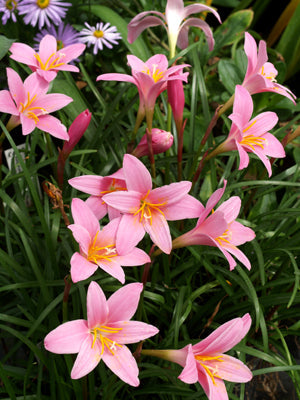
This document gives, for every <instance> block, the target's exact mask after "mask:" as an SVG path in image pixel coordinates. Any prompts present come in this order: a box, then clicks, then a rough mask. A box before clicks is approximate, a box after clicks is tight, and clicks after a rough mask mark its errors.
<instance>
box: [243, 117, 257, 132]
mask: <svg viewBox="0 0 300 400" xmlns="http://www.w3.org/2000/svg"><path fill="white" fill-rule="evenodd" d="M255 123H256V119H255V120H254V121H253V122H252V124H250V125H249V126H247V128H245V129H243V133H245V132H247V131H248V130H249V129H250V128H252V126H253V125H254V124H255Z"/></svg>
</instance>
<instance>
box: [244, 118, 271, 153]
mask: <svg viewBox="0 0 300 400" xmlns="http://www.w3.org/2000/svg"><path fill="white" fill-rule="evenodd" d="M255 123H256V120H254V121H253V122H252V123H251V124H250V125H249V126H247V128H245V129H244V130H243V133H245V132H247V131H248V130H249V129H250V128H251V127H252V126H253V125H254V124H255ZM265 140H266V139H265V138H262V137H259V136H254V135H246V136H244V137H243V139H242V141H241V142H240V144H242V145H244V146H249V147H251V149H252V150H255V148H254V146H259V147H260V148H262V149H263V148H264V145H263V143H264V142H265Z"/></svg>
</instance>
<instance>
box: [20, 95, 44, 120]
mask: <svg viewBox="0 0 300 400" xmlns="http://www.w3.org/2000/svg"><path fill="white" fill-rule="evenodd" d="M36 96H37V95H34V96H33V97H32V98H30V93H29V92H27V101H26V102H25V104H24V103H21V102H20V107H19V111H20V112H21V113H23V114H24V115H25V116H26V117H27V118H31V119H33V120H34V122H35V124H37V123H38V122H39V116H40V115H45V114H48V111H47V110H46V109H45V108H43V107H30V106H31V104H32V103H33V102H34V100H35V99H36ZM33 110H40V112H39V113H38V114H36V111H33Z"/></svg>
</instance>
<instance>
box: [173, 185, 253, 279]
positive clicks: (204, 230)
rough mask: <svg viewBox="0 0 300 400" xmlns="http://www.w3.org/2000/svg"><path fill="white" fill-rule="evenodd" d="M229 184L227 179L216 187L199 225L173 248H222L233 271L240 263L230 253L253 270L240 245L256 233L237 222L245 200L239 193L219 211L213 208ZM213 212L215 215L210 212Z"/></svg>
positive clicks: (221, 206)
mask: <svg viewBox="0 0 300 400" xmlns="http://www.w3.org/2000/svg"><path fill="white" fill-rule="evenodd" d="M225 187H226V181H225V183H224V187H223V188H222V189H218V190H216V191H215V192H214V193H213V194H212V195H211V197H210V198H209V200H208V202H207V205H206V207H205V209H204V210H203V211H202V213H201V214H200V217H199V219H198V222H197V225H196V226H195V228H194V229H192V230H191V231H189V232H187V233H185V234H183V235H181V236H179V237H177V238H176V239H174V240H173V247H172V248H173V249H177V248H181V247H185V246H192V245H205V246H213V247H218V249H219V250H221V252H222V253H223V254H224V256H225V257H226V258H227V261H228V263H229V267H230V271H232V270H233V269H234V267H235V266H236V262H235V260H234V259H233V257H232V256H231V255H230V253H231V254H233V255H234V256H235V257H236V258H237V259H238V260H239V261H240V262H241V263H242V264H244V265H245V267H246V268H247V269H249V270H250V268H251V264H250V261H249V260H248V258H247V257H246V256H245V254H244V253H243V252H242V251H241V250H239V249H238V248H237V247H236V246H239V245H241V244H244V243H245V242H249V241H251V240H253V239H254V238H255V233H254V231H253V230H252V229H250V228H247V227H245V226H244V225H242V224H241V223H240V222H237V221H235V219H236V218H237V216H238V214H239V212H240V208H241V199H240V198H239V197H237V196H233V197H230V198H229V199H228V200H227V201H225V202H224V203H222V204H221V205H220V207H219V208H218V209H217V211H215V212H214V210H213V207H214V206H215V205H216V204H217V203H218V202H219V200H220V199H221V197H222V195H223V193H224V191H225ZM211 211H212V214H211V215H209V213H210V212H211ZM208 215H209V216H208Z"/></svg>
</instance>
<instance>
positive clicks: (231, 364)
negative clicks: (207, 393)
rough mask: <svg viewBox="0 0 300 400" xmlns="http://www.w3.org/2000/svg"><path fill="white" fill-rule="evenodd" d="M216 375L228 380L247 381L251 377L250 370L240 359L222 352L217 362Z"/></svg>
mask: <svg viewBox="0 0 300 400" xmlns="http://www.w3.org/2000/svg"><path fill="white" fill-rule="evenodd" d="M217 375H219V376H220V378H222V379H224V380H225V381H229V382H248V381H250V380H251V379H252V372H251V371H250V369H249V368H248V367H246V365H245V364H244V363H242V361H240V360H238V359H236V358H234V357H231V356H228V355H226V354H222V362H220V363H218V372H217Z"/></svg>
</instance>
